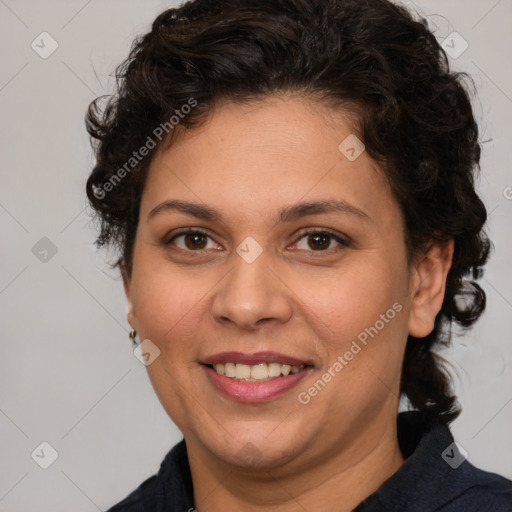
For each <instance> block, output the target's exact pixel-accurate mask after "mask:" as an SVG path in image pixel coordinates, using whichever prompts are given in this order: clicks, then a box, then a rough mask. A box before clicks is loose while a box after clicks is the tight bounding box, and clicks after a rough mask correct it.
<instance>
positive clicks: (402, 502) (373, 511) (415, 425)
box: [356, 411, 512, 512]
mask: <svg viewBox="0 0 512 512" xmlns="http://www.w3.org/2000/svg"><path fill="white" fill-rule="evenodd" d="M398 440H399V444H400V449H401V451H402V454H403V456H404V459H405V461H404V464H403V465H402V466H401V467H400V468H399V469H398V471H397V472H396V473H395V474H394V475H392V476H391V477H390V478H389V479H388V480H387V481H386V482H384V483H383V484H382V485H381V487H380V488H379V489H378V490H377V491H376V492H375V493H373V494H372V495H371V496H369V497H368V498H367V499H366V500H364V501H363V502H362V503H361V504H360V506H359V507H357V508H356V510H357V512H388V511H393V512H398V511H400V512H512V481H510V480H508V479H506V478H504V477H503V476H500V475H497V474H495V473H489V472H487V471H484V470H482V469H479V468H477V467H475V466H474V465H473V464H471V463H470V462H469V461H468V460H467V458H466V454H464V451H463V450H460V449H459V448H460V445H458V444H457V443H456V442H455V440H454V438H453V435H452V433H451V431H450V429H449V427H448V425H447V424H445V423H443V422H441V421H439V420H438V419H437V418H435V417H431V416H430V415H427V414H425V413H421V412H419V411H411V412H407V413H401V414H400V415H399V418H398Z"/></svg>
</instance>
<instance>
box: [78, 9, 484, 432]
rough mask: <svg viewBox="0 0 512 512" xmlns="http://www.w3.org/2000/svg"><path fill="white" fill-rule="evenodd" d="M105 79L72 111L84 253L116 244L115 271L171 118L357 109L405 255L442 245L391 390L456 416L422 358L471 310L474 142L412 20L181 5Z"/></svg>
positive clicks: (479, 211) (444, 74)
mask: <svg viewBox="0 0 512 512" xmlns="http://www.w3.org/2000/svg"><path fill="white" fill-rule="evenodd" d="M116 78H117V89H116V93H115V94H113V95H112V96H109V97H107V98H106V100H107V101H106V103H105V104H104V105H103V107H102V103H103V100H104V99H105V97H100V98H97V99H96V100H94V101H93V102H92V103H91V104H90V105H89V109H88V111H87V115H86V125H87V130H88V132H89V134H90V136H91V143H92V145H93V147H94V150H95V155H96V165H95V167H94V169H93V170H92V173H91V174H90V176H89V178H88V180H87V196H88V199H89V202H90V204H91V206H92V207H93V209H94V210H95V218H96V219H97V220H98V221H99V235H98V238H97V240H96V244H97V246H98V247H101V246H113V247H114V248H116V249H117V250H118V251H119V253H120V256H119V259H118V260H117V262H116V263H115V264H114V266H118V267H119V268H120V270H121V271H122V272H127V273H128V274H130V273H131V269H132V255H133V246H134V242H135V234H136V230H137V224H138V216H139V206H140V200H141V196H142V192H143V189H144V184H145V179H146V175H147V171H148V168H149V165H150V163H151V160H152V156H153V155H154V154H155V150H154V149H153V150H151V151H149V154H148V155H147V156H146V157H145V158H143V159H140V161H139V159H134V152H136V151H137V150H139V148H142V147H143V146H144V145H146V146H147V147H148V146H149V143H148V141H150V140H151V141H152V142H153V145H156V147H157V148H158V147H160V146H161V145H162V144H163V143H166V137H161V134H163V128H164V129H165V132H166V133H169V134H170V135H169V136H167V141H169V140H171V139H172V137H171V136H172V134H173V130H174V125H175V123H176V121H172V116H174V117H175V118H176V119H178V123H179V126H180V129H182V130H188V129H191V128H192V127H194V126H197V125H199V124H200V123H201V122H202V121H204V120H205V118H206V116H207V115H208V113H209V112H211V111H212V108H213V106H214V104H215V102H218V101H220V100H222V99H228V100H232V101H238V102H248V101H252V100H255V99H256V100H258V99H265V97H268V96H269V95H271V94H274V93H290V92H291V93H299V94H301V95H302V96H303V97H304V98H308V97H319V98H322V99H323V100H325V102H326V103H329V104H331V105H332V103H333V102H334V103H336V104H338V105H340V108H343V107H345V108H347V109H352V110H355V111H356V112H358V115H357V118H358V123H359V128H360V133H361V135H362V138H363V141H364V144H365V147H366V151H367V153H368V154H369V155H370V156H371V157H372V158H373V159H375V160H376V161H377V162H378V163H379V167H380V168H381V169H382V171H383V173H384V174H385V176H386V177H387V179H388V181H389V183H390V185H391V189H392V191H393V194H394V196H395V197H396V199H397V201H398V204H399V205H400V208H401V211H402V214H403V218H404V225H405V241H406V247H407V249H408V255H409V254H411V255H412V254H418V252H421V251H422V250H423V251H425V249H426V248H427V247H428V244H429V243H432V242H434V241H448V240H454V255H453V263H452V266H451V268H450V271H449V273H448V276H447V284H446V291H445V297H444V302H443V304H442V308H441V310H440V312H439V314H438V315H437V317H436V319H435V324H434V328H433V330H432V332H431V333H430V334H429V335H428V336H426V337H425V338H421V339H415V338H413V337H412V336H409V339H408V341H407V345H406V350H405V355H404V360H403V369H402V377H401V385H400V386H401V393H402V394H403V395H405V396H406V397H407V399H408V400H409V402H410V405H411V406H412V407H413V408H415V409H419V410H422V411H425V412H428V413H431V414H433V415H435V416H437V417H438V418H440V419H441V420H443V421H445V422H447V423H448V422H451V421H453V420H454V419H455V418H456V417H457V416H458V415H459V413H460V407H459V406H458V403H457V399H456V397H455V396H454V395H453V393H452V386H451V379H450V375H449V373H448V372H447V371H446V369H445V366H444V360H443V358H442V357H441V356H440V355H439V354H438V353H436V351H435V350H434V349H437V348H440V346H441V345H443V346H449V344H450V339H451V336H452V327H453V325H454V323H456V324H458V326H460V327H461V328H462V330H463V331H465V330H466V329H467V328H469V327H470V326H471V325H472V324H473V323H474V322H475V321H476V320H477V319H478V317H479V316H480V315H481V314H482V312H483V311H484V309H485V303H486V297H485V293H484V291H483V290H482V289H481V287H480V286H479V285H478V284H477V283H476V282H475V281H474V280H475V279H478V278H480V277H481V275H482V267H483V266H484V264H485V263H486V261H487V259H488V255H489V251H490V248H491V243H490V241H489V239H488V238H487V236H486V235H485V233H484V231H483V226H484V224H485V221H486V216H487V214H486V209H485V207H484V205H483V203H482V201H481V200H480V198H479V197H478V195H477V194H476V192H475V186H474V178H475V174H476V172H477V171H478V169H479V160H480V145H479V142H478V127H477V124H476V121H475V119H474V117H473V112H472V108H471V102H470V96H469V93H468V90H467V87H466V84H465V81H466V79H467V78H468V77H467V75H466V74H464V73H454V72H452V71H451V70H450V69H449V62H448V59H447V57H446V54H445V53H444V51H443V49H442V48H441V46H440V44H439V43H438V41H437V39H436V37H435V36H434V35H433V34H432V33H431V32H430V30H429V29H428V25H427V22H426V20H424V19H422V18H419V17H418V18H417V19H415V17H413V15H412V14H411V13H409V12H408V11H407V10H406V9H404V8H403V7H400V6H398V5H395V4H392V3H390V2H388V1H386V0H219V1H215V0H194V1H190V2H187V3H185V4H183V5H181V6H180V7H178V8H173V9H168V10H166V11H164V12H163V13H161V14H160V15H159V16H158V17H157V18H156V19H155V20H154V22H153V24H152V28H151V31H149V32H148V33H147V34H145V35H143V36H140V37H138V38H136V39H135V41H134V42H133V45H132V48H131V51H130V54H129V56H128V58H127V59H126V61H124V62H123V63H122V64H121V65H120V66H119V67H118V68H117V70H116ZM186 105H189V106H190V105H194V107H193V108H188V107H187V108H186V109H185V106H186ZM183 113H186V115H182V114H183ZM174 114H177V115H178V114H180V115H179V118H178V116H175V115H174ZM170 120H171V121H170ZM158 127H160V131H158ZM160 132H161V133H160ZM175 132H176V131H175ZM157 134H158V135H160V136H157ZM155 139H157V140H155ZM127 162H129V166H130V167H131V168H127ZM122 169H124V172H122ZM108 183H110V186H108Z"/></svg>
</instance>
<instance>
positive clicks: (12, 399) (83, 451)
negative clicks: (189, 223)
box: [0, 0, 512, 512]
mask: <svg viewBox="0 0 512 512" xmlns="http://www.w3.org/2000/svg"><path fill="white" fill-rule="evenodd" d="M406 4H407V5H411V6H412V5H415V6H416V8H417V9H418V10H419V11H420V12H423V13H424V14H426V15H433V14H436V15H435V16H430V18H429V19H430V22H431V23H432V27H434V26H437V32H436V34H437V36H438V37H439V38H440V39H445V38H446V37H447V36H448V35H449V34H450V33H451V32H452V31H454V30H455V31H457V32H458V33H460V34H461V36H462V37H463V38H464V40H465V41H467V43H468V44H469V47H468V48H467V50H466V51H465V52H464V53H463V54H462V55H460V56H459V57H457V58H455V59H453V58H452V59H451V62H452V65H453V66H454V67H455V69H458V70H464V71H467V72H469V73H470V74H471V75H472V76H473V77H474V80H475V82H476V86H477V89H478V94H479V98H478V100H476V101H475V102H474V105H475V112H476V115H477V116H478V118H479V122H480V127H481V137H482V141H487V142H485V144H484V152H483V159H482V169H483V173H484V175H483V176H482V177H481V178H480V180H479V182H478V189H479V192H480V193H481V195H482V197H483V199H484V201H485V203H486V206H487V207H488V211H489V214H490V217H489V219H490V220H489V226H488V231H489V234H490V235H491V238H492V239H493V240H494V243H495V247H496V250H495V254H494V257H493V258H492V260H491V263H490V264H489V266H488V270H487V273H486V275H485V278H484V279H483V280H482V285H483V287H484V289H485V290H486V292H487V294H488V309H487V312H486V313H485V315H484V316H483V318H482V319H481V321H480V322H479V323H478V324H477V326H476V327H475V328H474V330H473V331H472V333H471V335H469V336H467V337H464V338H456V339H455V340H454V348H453V349H451V350H450V351H449V352H448V353H447V354H446V355H447V356H448V357H449V358H450V360H451V361H452V362H453V365H454V369H455V371H456V372H457V374H458V379H457V392H458V394H459V397H460V401H461V403H462V405H463V407H464V412H463V414H462V415H461V416H460V418H459V419H457V420H456V421H455V423H454V424H453V427H452V429H453V431H454V434H455V436H456V439H457V440H458V442H459V443H460V444H461V445H462V446H463V447H464V448H465V450H467V452H468V453H469V460H470V461H471V462H473V463H474V464H476V465H478V466H480V467H481V468H484V469H487V470H490V471H494V472H498V473H501V474H503V475H505V476H508V477H509V478H512V463H511V460H512V437H511V436H510V431H511V428H510V427H511V424H512V386H511V381H512V371H511V360H512V345H511V343H510V318H511V316H512V273H511V272H510V261H511V255H512V238H511V235H510V232H511V230H510V219H511V217H512V188H511V187H512V174H511V171H510V167H509V162H510V149H511V146H510V142H511V123H510V119H511V112H512V68H511V66H510V64H509V60H508V57H507V55H509V54H510V49H511V48H512V35H511V34H512V32H511V31H510V26H511V22H512V1H511V0H500V1H496V0H478V1H477V0H473V1H468V0H457V1H455V0H451V1H446V0H444V1H442V0H439V1H418V2H416V3H415V4H412V2H406ZM171 5H172V3H170V2H158V1H156V0H153V1H145V2H141V1H138V2H137V1H133V0H131V1H127V0H123V1H121V0H108V1H105V0H102V1H99V0H89V1H85V0H76V1H64V0H60V1H57V0H53V1H45V2H35V1H27V0H0V26H1V36H0V37H1V40H0V55H1V66H0V109H1V116H2V117H1V125H0V129H1V135H0V144H1V152H0V159H1V160H0V162H1V183H2V186H1V189H0V226H1V232H2V263H1V266H0V308H1V309H0V315H1V322H2V342H1V351H2V353H1V358H0V443H1V444H0V450H1V451H0V461H1V464H0V466H1V467H0V510H2V511H6V512H7V511H9V512H12V511H16V512H20V511H23V512H31V511H43V510H51V511H53V512H59V511H68V510H74V511H84V512H85V511H94V510H105V509H106V508H108V507H109V506H111V505H112V504H113V503H115V502H117V501H118V500H120V499H121V498H123V497H124V496H125V495H126V494H128V493H129V492H130V491H131V490H133V489H134V488H135V487H136V486H137V485H139V484H140V483H141V482H142V480H143V479H145V478H147V477H148V476H150V475H151V474H153V473H155V472H156V471H157V469H158V467H159V464H160V462H161V460H162V458H163V456H164V454H165V453H166V452H167V451H168V450H169V449H170V447H171V446H172V445H173V444H175V443H176V442H177V441H178V440H179V439H180V438H181V437H180V433H179V431H178V430H177V429H176V427H175V426H174V425H173V424H172V422H171V421H170V419H169V418H168V417H167V415H166V414H165V412H164V411H163V409H162V407H161V406H160V404H159V402H158V399H157V398H156V396H155V395H154V392H153V390H152V388H151V385H150V383H149V380H148V378H147V375H146V371H145V368H144V366H143V365H142V364H141V363H140V362H139V361H138V360H137V359H136V358H135V357H134V356H133V354H132V351H131V345H130V342H129V340H128V330H129V327H128V324H127V321H126V305H125V299H124V294H123V291H122V284H121V280H120V279H119V278H118V276H117V274H116V273H115V272H113V271H111V270H109V268H108V265H107V264H106V263H105V259H106V258H107V257H108V255H107V254H105V253H104V252H99V253H98V252H97V251H96V249H95V248H94V246H93V241H94V237H95V230H94V226H93V225H92V224H91V222H90V219H89V217H88V211H87V208H86V202H85V194H84V184H85V180H86V177H87V175H88V172H89V170H90V169H91V166H92V162H93V160H92V155H91V151H90V148H89V142H88V139H87V136H86V133H85V129H84V123H83V117H84V112H85V108H86V106H87V104H88V103H89V102H90V101H91V100H92V99H93V98H94V97H96V96H97V95H100V94H104V93H108V92H111V91H112V85H113V81H112V78H109V75H110V74H112V72H113V70H114V68H115V66H116V65H117V64H119V63H120V62H121V61H122V60H123V59H124V58H125V57H126V56H127V54H128V49H129V47H130V44H131V42H132V40H133V38H134V36H135V35H137V34H140V33H142V32H145V31H147V30H148V29H149V26H150V23H151V22H152V20H153V19H154V18H155V16H156V15H157V14H158V13H159V12H161V11H162V10H163V9H164V8H166V7H169V6H171ZM43 31H46V32H48V33H49V34H51V36H52V37H53V38H54V39H55V40H56V41H57V42H58V45H59V46H58V49H57V50H56V51H55V52H54V53H53V54H52V55H50V56H49V57H48V58H46V59H43V58H41V57H40V56H39V54H38V53H36V52H35V51H34V50H33V49H32V48H31V43H32V41H34V40H35V41H36V44H37V43H38V42H39V43H38V44H39V46H40V47H42V46H43V43H41V37H39V34H41V33H42V32H43ZM45 37H46V36H45ZM460 43H461V41H460V40H459V41H458V42H456V43H454V44H455V49H457V48H458V49H460V48H461V46H460ZM457 45H459V46H457ZM50 48H51V46H50V40H49V39H45V42H44V49H43V48H40V50H39V51H43V50H44V51H48V49H50ZM43 237H47V238H48V239H49V240H50V241H51V243H49V242H48V240H43V241H41V239H42V238H43ZM34 246H35V249H34ZM52 248H53V252H54V251H55V249H56V250H57V252H56V253H55V254H53V253H52ZM45 251H47V252H45ZM43 441H46V442H48V443H49V444H50V445H51V446H52V447H53V448H54V449H55V450H56V451H57V452H58V458H57V459H56V460H55V462H54V463H53V464H52V465H51V466H50V467H49V468H48V469H42V468H41V467H40V466H39V465H38V463H39V464H41V463H44V462H45V461H46V462H49V461H50V459H49V458H48V457H50V456H51V451H50V449H48V448H44V446H43V447H42V448H41V447H39V445H40V443H41V442H43ZM38 447H39V448H38ZM36 448H37V450H36ZM41 449H43V451H42V452H41ZM34 450H36V452H35V453H36V455H34V457H31V454H32V453H33V451H34ZM37 454H39V456H38V455H37ZM36 461H37V462H38V463H36Z"/></svg>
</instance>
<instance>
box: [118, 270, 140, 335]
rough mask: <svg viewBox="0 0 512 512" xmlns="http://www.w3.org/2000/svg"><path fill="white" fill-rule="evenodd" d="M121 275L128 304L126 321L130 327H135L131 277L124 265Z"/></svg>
mask: <svg viewBox="0 0 512 512" xmlns="http://www.w3.org/2000/svg"><path fill="white" fill-rule="evenodd" d="M121 276H122V277H123V288H124V294H125V295H126V301H127V304H128V312H127V314H126V318H127V319H128V323H129V324H130V326H131V327H132V329H136V326H135V314H134V310H133V299H132V295H131V289H132V286H131V285H132V278H131V275H130V274H129V272H128V270H127V269H126V267H125V266H124V265H123V266H122V267H121Z"/></svg>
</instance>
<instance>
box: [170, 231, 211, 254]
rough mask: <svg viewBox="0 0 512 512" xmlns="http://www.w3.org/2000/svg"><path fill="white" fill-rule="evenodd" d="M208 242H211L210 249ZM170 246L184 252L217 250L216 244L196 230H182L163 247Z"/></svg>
mask: <svg viewBox="0 0 512 512" xmlns="http://www.w3.org/2000/svg"><path fill="white" fill-rule="evenodd" d="M209 240H210V241H211V242H212V244H211V246H210V247H209V246H208V242H209ZM170 244H172V245H175V246H176V247H178V248H179V249H183V250H186V251H187V250H188V251H198V250H199V251H200V250H203V249H218V248H219V246H218V244H216V243H215V242H214V241H213V239H212V238H211V237H210V236H209V235H208V233H206V232H204V231H201V230H199V229H197V228H187V229H182V230H181V231H180V232H178V233H176V234H175V235H174V236H173V237H171V238H170V239H169V240H167V241H166V242H165V245H170Z"/></svg>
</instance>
